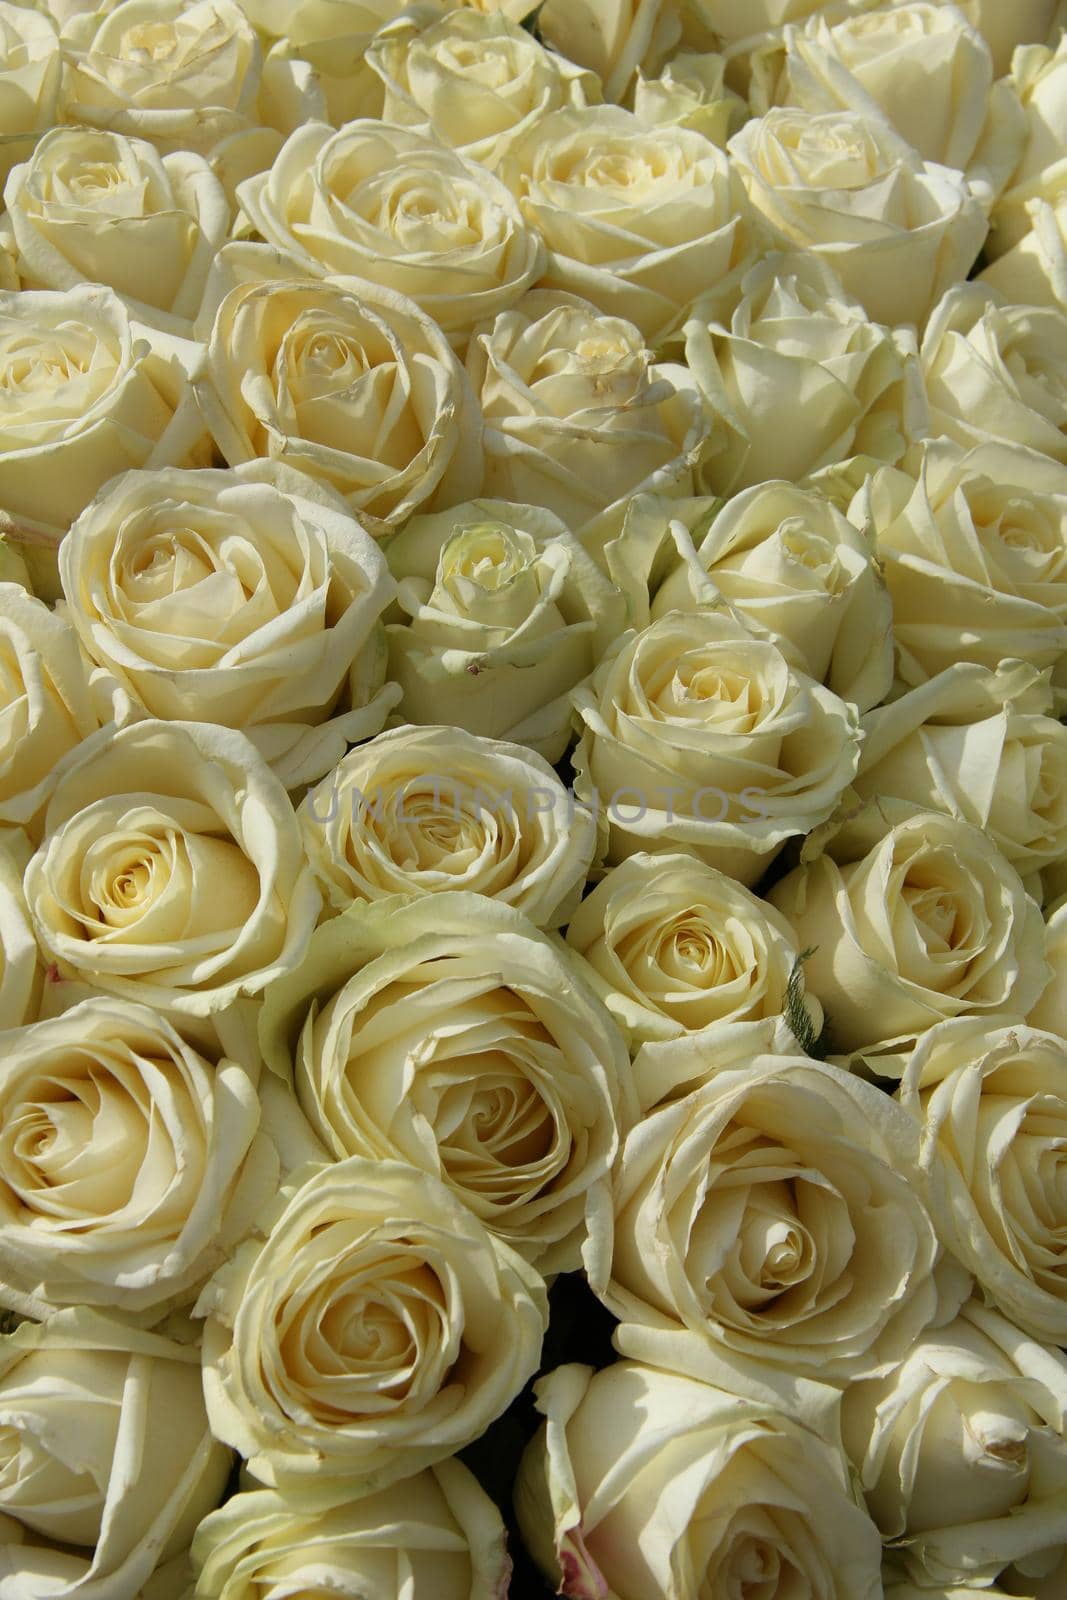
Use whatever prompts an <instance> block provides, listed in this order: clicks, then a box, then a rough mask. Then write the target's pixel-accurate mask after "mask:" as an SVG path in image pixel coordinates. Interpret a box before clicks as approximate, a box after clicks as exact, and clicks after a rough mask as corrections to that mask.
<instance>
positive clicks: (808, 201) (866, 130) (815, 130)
mask: <svg viewBox="0 0 1067 1600" xmlns="http://www.w3.org/2000/svg"><path fill="white" fill-rule="evenodd" d="M729 152H730V155H731V156H732V158H733V161H734V164H735V166H736V167H737V169H738V171H739V172H740V174H741V177H742V179H743V180H744V184H745V188H746V189H747V191H748V196H749V199H750V200H751V202H752V204H753V205H754V206H755V208H756V210H757V211H758V212H760V213H761V214H762V216H763V218H764V220H765V222H766V223H767V224H768V225H769V226H770V227H771V228H772V229H773V230H774V233H775V235H776V236H777V238H779V239H781V240H784V241H786V244H785V248H793V249H802V250H810V251H812V252H813V253H814V254H815V255H816V256H818V257H819V258H820V259H822V260H824V261H826V262H827V263H828V264H829V265H830V266H832V267H833V269H834V271H835V272H836V273H837V275H838V277H839V278H840V279H841V282H842V283H843V284H844V286H845V289H846V290H847V291H848V293H849V294H850V295H852V296H853V297H854V298H855V299H856V300H858V301H859V303H860V304H861V305H862V306H863V307H864V309H865V310H866V312H867V315H868V316H869V317H871V318H872V320H873V321H875V322H884V323H887V324H889V325H890V326H893V325H895V324H897V323H911V324H914V325H917V326H918V327H919V328H920V329H921V328H922V326H923V324H924V323H925V321H926V318H927V316H928V314H929V312H930V310H931V308H932V307H933V306H934V305H936V303H937V301H938V300H939V299H940V298H941V296H942V294H944V292H945V290H946V289H948V288H950V287H951V285H952V284H954V283H959V282H960V281H961V280H962V279H964V278H965V277H966V276H967V274H968V272H969V271H970V268H971V267H972V265H973V263H974V260H975V257H976V256H977V255H978V252H979V250H980V249H981V247H982V242H983V240H984V239H985V236H986V231H987V221H986V213H985V210H984V209H983V205H982V204H981V202H980V200H979V199H978V198H977V196H976V194H975V193H974V192H973V191H972V189H971V187H970V186H969V185H968V183H967V182H966V180H965V179H964V177H963V175H962V174H961V173H959V172H956V171H954V170H953V169H952V168H950V167H942V166H938V165H936V164H934V163H932V162H926V161H924V160H923V159H922V157H921V156H920V155H919V154H918V153H917V152H916V151H915V150H913V149H912V148H911V146H910V145H909V144H907V143H905V141H904V140H903V139H901V138H900V136H899V134H897V133H894V132H893V130H892V128H891V127H890V126H889V125H888V123H886V122H885V121H884V120H883V119H882V118H881V117H880V116H879V117H878V119H877V120H876V119H875V117H874V116H864V115H862V114H861V113H859V112H857V111H828V112H807V111H798V110H794V109H792V108H785V107H776V108H774V109H772V110H771V111H768V112H767V114H766V115H765V116H763V117H759V118H756V119H754V120H753V121H752V122H748V123H746V124H745V126H744V127H743V128H742V129H741V131H740V133H736V134H734V137H733V138H732V139H731V140H730V144H729Z"/></svg>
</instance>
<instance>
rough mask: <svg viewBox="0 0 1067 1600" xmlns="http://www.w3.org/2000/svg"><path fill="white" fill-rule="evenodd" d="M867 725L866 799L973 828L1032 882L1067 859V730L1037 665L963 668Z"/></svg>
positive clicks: (863, 757) (862, 788)
mask: <svg viewBox="0 0 1067 1600" xmlns="http://www.w3.org/2000/svg"><path fill="white" fill-rule="evenodd" d="M863 728H864V739H863V749H862V751H861V754H860V767H859V773H858V775H857V777H856V779H855V781H854V783H853V788H854V789H855V790H856V791H857V793H858V794H860V795H862V797H863V798H864V799H865V800H877V801H878V803H879V805H880V806H881V807H882V809H883V811H886V808H887V807H892V806H893V802H894V801H901V802H906V803H907V804H908V805H909V806H912V807H915V806H917V807H919V808H922V809H928V810H931V811H944V812H946V813H947V814H948V815H949V816H952V817H959V818H961V819H962V820H963V821H964V822H970V823H971V824H973V826H974V827H976V828H981V829H983V830H984V832H985V833H986V834H987V836H988V837H989V838H990V839H991V840H992V842H993V843H994V844H995V845H996V846H997V848H998V850H1000V851H1001V852H1002V854H1003V855H1004V857H1005V859H1006V860H1008V861H1010V862H1011V864H1012V866H1013V867H1015V869H1016V871H1017V872H1020V873H1022V874H1023V875H1024V876H1027V875H1029V874H1030V873H1034V872H1039V871H1040V870H1041V869H1042V868H1043V867H1047V866H1050V865H1052V864H1053V863H1055V862H1057V861H1059V860H1060V858H1061V857H1063V856H1064V855H1067V728H1065V727H1064V726H1063V724H1062V723H1061V722H1059V721H1057V720H1056V718H1055V717H1054V716H1053V715H1052V695H1051V692H1050V691H1049V688H1048V684H1047V682H1046V681H1045V679H1044V678H1043V677H1042V675H1041V674H1039V673H1038V672H1036V671H1035V670H1034V669H1033V668H1030V667H1024V666H1023V665H1022V664H1021V663H1016V664H1015V665H1014V666H1005V667H1003V668H1002V669H1001V671H1000V672H999V673H992V672H990V671H989V670H988V669H987V668H985V667H976V666H971V665H969V664H968V663H965V662H957V663H956V664H955V666H952V667H946V668H945V670H944V672H939V673H938V674H937V676H936V677H934V678H931V679H930V680H929V682H928V683H924V684H922V685H920V686H919V687H918V688H916V689H912V690H910V691H909V692H908V693H906V694H903V695H901V696H900V697H899V698H898V699H896V700H893V701H891V702H890V703H889V704H888V705H885V706H881V707H880V708H879V709H878V710H877V711H872V712H870V713H869V715H868V716H867V717H866V718H865V719H864V724H863ZM886 814H887V815H888V811H886Z"/></svg>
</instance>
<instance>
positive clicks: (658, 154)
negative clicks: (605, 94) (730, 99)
mask: <svg viewBox="0 0 1067 1600" xmlns="http://www.w3.org/2000/svg"><path fill="white" fill-rule="evenodd" d="M500 175H501V177H502V178H503V179H504V181H505V183H507V184H508V186H509V187H510V188H511V189H512V190H513V191H514V193H515V194H516V196H517V197H518V199H519V202H520V204H521V207H522V212H523V215H524V216H525V218H526V220H527V221H528V222H529V223H530V224H531V226H533V227H535V228H536V229H537V230H538V232H539V233H540V234H541V236H542V238H543V239H544V241H545V244H546V246H547V247H548V263H547V266H546V268H545V272H544V276H543V277H542V279H541V282H542V284H543V285H544V286H545V287H546V288H550V289H561V290H565V291H567V292H568V293H570V294H576V295H582V296H584V298H585V299H587V300H589V301H591V302H592V304H593V305H595V306H596V307H597V309H598V310H600V311H601V312H603V313H604V314H605V315H606V316H611V317H625V318H626V320H627V321H628V322H632V323H635V324H636V326H637V327H638V328H639V329H640V330H641V334H642V336H643V337H644V338H645V339H646V340H647V342H648V343H649V344H653V345H654V344H656V343H657V342H659V341H661V340H662V339H663V338H664V337H665V336H666V335H667V334H668V333H670V332H672V331H673V330H674V329H675V328H677V327H678V326H679V325H680V323H681V322H682V321H683V320H684V318H685V316H686V314H687V313H688V311H689V308H690V307H691V306H692V304H693V302H694V300H696V299H697V297H698V295H700V294H702V293H703V292H704V291H706V290H707V289H708V288H709V286H711V285H715V284H718V285H720V289H721V293H722V296H723V299H724V302H726V303H727V307H728V302H729V299H730V291H731V286H732V285H733V284H734V282H735V280H736V279H737V278H738V277H739V276H740V274H741V271H742V270H743V269H744V268H746V267H747V266H748V265H750V263H751V260H752V258H753V253H754V251H755V249H756V246H757V240H756V237H755V234H754V231H753V218H752V215H751V211H750V208H749V206H748V205H747V204H746V201H745V197H744V193H743V191H742V189H741V186H740V184H739V183H738V181H737V178H736V176H735V175H734V173H733V171H732V168H731V166H730V163H729V162H728V161H727V159H726V156H725V154H724V152H723V151H722V150H719V149H717V148H716V146H715V145H713V144H712V143H711V142H710V140H708V139H705V138H704V137H703V136H702V135H701V134H699V133H694V132H693V131H692V130H691V129H689V128H680V127H648V126H647V125H646V124H645V123H643V122H641V121H640V120H639V119H638V118H637V117H635V116H633V115H632V114H631V113H630V112H628V111H622V110H620V109H619V108H618V107H617V106H590V107H586V108H585V109H582V110H574V111H570V110H563V111H555V112H553V113H552V115H551V116H548V117H545V118H544V120H543V121H541V122H538V123H537V125H536V126H535V127H534V128H532V129H531V130H530V132H529V133H527V134H526V135H525V136H524V137H523V138H522V139H521V140H519V141H518V142H517V143H516V145H515V146H514V147H513V149H512V150H511V151H510V152H509V154H508V155H507V157H506V158H505V160H504V161H503V163H502V164H501V168H500Z"/></svg>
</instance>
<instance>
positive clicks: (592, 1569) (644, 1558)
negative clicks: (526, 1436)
mask: <svg viewBox="0 0 1067 1600" xmlns="http://www.w3.org/2000/svg"><path fill="white" fill-rule="evenodd" d="M728 1381H729V1380H728V1379H727V1380H726V1382H727V1383H728ZM535 1394H536V1395H537V1404H538V1409H539V1410H540V1411H541V1412H542V1413H543V1415H544V1416H545V1417H546V1418H547V1419H548V1420H547V1422H546V1424H545V1425H544V1426H543V1427H542V1428H541V1430H540V1432H539V1433H538V1434H537V1435H535V1437H534V1439H533V1440H532V1441H531V1443H530V1444H529V1445H528V1447H527V1450H526V1453H525V1455H524V1456H523V1459H522V1462H521V1464H520V1467H519V1477H518V1482H517V1485H516V1510H517V1512H518V1518H519V1526H520V1528H521V1529H522V1534H523V1538H524V1539H525V1541H526V1544H527V1547H528V1548H529V1550H530V1552H531V1554H532V1555H533V1556H534V1559H535V1560H536V1562H537V1564H538V1566H539V1567H540V1568H541V1571H542V1572H543V1573H544V1574H545V1577H546V1578H547V1579H548V1580H549V1582H550V1583H551V1584H552V1585H554V1586H557V1587H558V1588H559V1590H560V1592H561V1593H569V1594H571V1595H574V1596H576V1597H577V1596H580V1597H583V1600H587V1597H594V1596H595V1597H597V1600H649V1597H650V1596H652V1595H657V1596H659V1595H664V1596H665V1595H670V1596H672V1597H673V1596H677V1597H678V1600H697V1597H698V1596H700V1595H705V1594H706V1595H708V1596H712V1595H714V1596H719V1595H723V1596H726V1595H731V1596H733V1595H738V1596H740V1595H743V1594H744V1593H745V1590H746V1589H748V1591H749V1592H750V1593H751V1594H753V1595H759V1594H760V1591H761V1590H762V1591H763V1593H764V1594H766V1595H768V1596H770V1595H773V1594H774V1593H775V1591H776V1590H777V1592H778V1594H780V1595H781V1596H783V1600H784V1597H785V1596H791V1595H797V1596H800V1595H804V1596H807V1595H812V1596H816V1595H817V1596H818V1597H819V1600H881V1593H882V1586H881V1581H880V1577H879V1567H880V1556H881V1548H880V1543H879V1539H878V1533H877V1530H876V1529H875V1527H874V1525H873V1523H872V1522H871V1520H870V1518H869V1517H868V1516H867V1515H866V1514H865V1512H863V1511H862V1510H861V1508H860V1506H859V1505H858V1504H857V1502H856V1498H855V1496H854V1493H853V1491H852V1489H851V1487H850V1485H849V1481H848V1474H847V1470H846V1466H845V1462H844V1458H843V1456H842V1453H841V1450H840V1447H839V1446H834V1445H831V1444H829V1443H827V1442H826V1441H825V1440H824V1439H823V1438H822V1437H820V1436H819V1434H817V1433H815V1432H813V1431H812V1430H811V1429H809V1428H807V1427H803V1426H801V1425H800V1424H798V1423H797V1422H794V1421H792V1420H790V1419H789V1418H788V1417H787V1416H785V1415H784V1414H783V1410H782V1407H781V1406H780V1405H777V1404H775V1400H774V1397H773V1386H772V1387H771V1389H770V1393H769V1394H768V1392H767V1390H766V1389H765V1390H764V1393H763V1394H762V1395H761V1396H760V1397H759V1398H755V1399H753V1398H748V1397H747V1396H746V1395H745V1394H743V1393H738V1392H736V1391H735V1390H731V1389H729V1388H728V1387H726V1385H725V1383H724V1384H723V1386H721V1387H720V1386H718V1385H713V1384H712V1383H711V1382H708V1383H703V1382H696V1381H694V1380H693V1379H692V1378H686V1377H680V1376H678V1375H676V1374H675V1373H671V1372H657V1371H655V1370H654V1369H653V1368H651V1367H643V1366H640V1365H638V1364H637V1363H636V1362H630V1361H621V1362H616V1363H615V1365H614V1366H610V1367H606V1368H605V1369H604V1370H603V1371H601V1372H597V1373H594V1372H593V1371H592V1369H591V1368H590V1367H581V1366H565V1367H558V1368H557V1369H556V1370H555V1371H554V1372H551V1373H549V1374H548V1375H547V1376H546V1377H544V1378H542V1379H541V1380H540V1381H539V1382H538V1384H537V1386H536V1389H535Z"/></svg>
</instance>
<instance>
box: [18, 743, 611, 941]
mask: <svg viewBox="0 0 1067 1600" xmlns="http://www.w3.org/2000/svg"><path fill="white" fill-rule="evenodd" d="M298 815H299V818H300V825H301V828H302V830H303V835H304V848H305V850H306V851H307V855H308V859H309V861H310V862H311V866H312V870H313V871H314V873H315V876H316V877H317V878H318V880H319V883H320V884H321V886H322V888H323V891H324V893H325V895H326V897H327V900H328V901H329V903H330V905H331V906H333V907H334V908H335V909H336V910H338V911H343V910H344V908H345V907H346V906H348V905H351V904H352V902H353V901H363V900H382V899H384V898H385V897H386V896H387V895H403V896H404V897H405V898H407V899H419V898H421V897H422V896H423V895H435V894H439V893H441V892H442V890H446V889H461V890H465V891H467V892H470V893H472V894H483V895H485V896H486V897H487V898H489V899H491V900H499V901H500V902H501V903H502V904H504V905H509V906H513V907H514V908H515V910H516V911H521V912H522V913H523V915H524V916H527V917H529V919H530V921H531V922H532V923H534V925H535V926H537V927H558V926H559V925H560V924H561V923H566V921H567V920H568V918H569V916H570V913H571V911H572V909H573V908H574V907H575V906H576V905H577V902H578V899H579V897H580V895H581V892H582V889H583V887H584V885H585V880H586V876H587V875H588V873H589V870H590V868H591V866H592V862H593V855H594V852H595V850H596V827H595V824H594V822H593V819H592V817H591V816H590V815H589V813H588V812H587V811H585V810H584V809H583V808H581V807H579V806H578V805H577V804H576V803H575V801H574V797H573V796H572V794H571V793H570V791H569V790H567V789H565V788H564V787H563V785H562V783H561V782H560V780H559V779H558V778H557V777H556V774H555V773H554V772H553V770H552V768H551V767H550V766H549V765H548V762H547V761H545V760H543V758H542V757H541V756H539V755H537V754H536V753H535V752H534V751H533V750H530V749H527V748H526V747H525V746H523V745H518V744H510V743H508V742H506V741H505V740H503V739H483V738H479V737H478V735H476V734H472V733H466V732H464V730H463V729H462V728H459V727H454V726H444V727H433V726H430V727H424V728H413V727H403V728H393V729H391V730H390V731H389V732H388V733H380V734H379V735H378V737H377V738H376V739H371V740H369V741H368V742H367V743H366V744H364V745H361V746H360V748H359V749H358V750H352V751H350V752H349V754H348V755H347V756H346V757H345V758H344V760H343V761H341V763H340V764H339V765H338V766H337V767H336V768H335V770H334V771H333V772H332V773H331V774H330V775H329V776H328V777H326V778H324V779H323V781H322V782H321V783H320V784H319V785H318V786H317V787H316V788H314V789H312V790H310V791H309V792H308V794H307V795H306V797H305V799H304V800H303V802H302V803H301V805H300V809H299V812H298ZM0 936H2V922H0Z"/></svg>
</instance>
